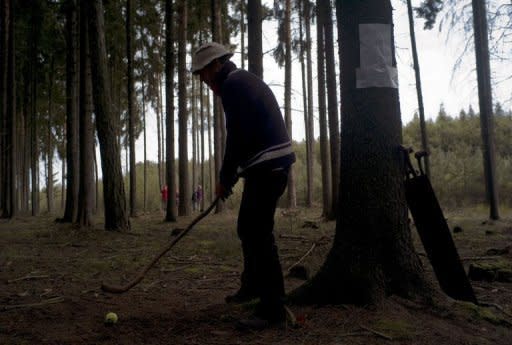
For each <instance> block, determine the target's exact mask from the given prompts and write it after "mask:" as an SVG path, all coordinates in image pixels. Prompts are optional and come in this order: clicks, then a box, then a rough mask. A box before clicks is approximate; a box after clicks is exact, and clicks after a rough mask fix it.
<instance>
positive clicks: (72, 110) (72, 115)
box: [61, 0, 80, 222]
mask: <svg viewBox="0 0 512 345" xmlns="http://www.w3.org/2000/svg"><path fill="white" fill-rule="evenodd" d="M77 32H78V22H77V3H76V0H67V2H66V166H67V175H66V206H65V208H64V216H63V218H62V219H61V220H62V221H64V222H72V221H73V220H75V219H76V215H77V212H78V189H79V174H78V171H79V168H80V166H79V148H78V147H79V145H78V107H77V106H78V92H77V83H78V78H77V60H78V53H77V51H78V44H77Z"/></svg>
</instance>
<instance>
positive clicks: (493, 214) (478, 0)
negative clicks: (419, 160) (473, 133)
mask: <svg viewBox="0 0 512 345" xmlns="http://www.w3.org/2000/svg"><path fill="white" fill-rule="evenodd" d="M472 7H473V28H474V31H475V35H474V36H475V55H476V72H477V79H478V103H479V105H480V129H481V134H482V153H483V158H484V175H485V189H486V192H487V201H488V202H489V218H490V219H494V220H497V219H499V218H500V215H499V210H498V207H499V203H498V189H497V187H496V158H495V156H496V153H495V145H494V120H493V114H492V88H491V67H490V63H489V42H488V36H487V35H488V34H487V11H486V9H485V1H483V0H472Z"/></svg>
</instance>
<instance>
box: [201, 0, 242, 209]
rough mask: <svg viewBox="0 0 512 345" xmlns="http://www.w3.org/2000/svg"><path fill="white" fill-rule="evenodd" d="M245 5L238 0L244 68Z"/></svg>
mask: <svg viewBox="0 0 512 345" xmlns="http://www.w3.org/2000/svg"><path fill="white" fill-rule="evenodd" d="M245 6H246V3H245V1H240V54H241V56H240V61H241V67H242V69H245ZM203 199H204V198H203Z"/></svg>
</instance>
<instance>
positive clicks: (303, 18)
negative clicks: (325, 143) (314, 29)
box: [299, 0, 315, 207]
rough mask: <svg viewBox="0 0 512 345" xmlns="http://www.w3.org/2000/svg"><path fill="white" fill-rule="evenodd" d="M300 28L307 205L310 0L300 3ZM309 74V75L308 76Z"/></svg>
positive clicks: (310, 196)
mask: <svg viewBox="0 0 512 345" xmlns="http://www.w3.org/2000/svg"><path fill="white" fill-rule="evenodd" d="M299 6H300V7H299V10H300V12H299V30H300V42H301V50H300V55H299V57H300V67H301V72H302V98H303V102H304V107H303V108H304V136H305V139H306V207H312V206H313V143H314V141H315V137H314V136H313V135H312V133H313V129H312V128H311V126H312V125H313V124H312V123H311V121H310V119H311V118H313V103H312V102H313V96H312V94H313V90H311V89H310V88H311V84H312V77H311V49H310V45H311V32H310V28H309V26H310V23H308V21H309V18H310V17H309V11H310V9H309V6H310V5H309V0H302V1H301V2H300V5H299ZM303 23H304V24H305V29H306V40H305V41H304V28H303ZM305 52H306V54H307V58H308V61H307V63H308V66H307V68H306V66H305V62H304V53H305ZM306 75H307V76H306ZM310 97H311V98H310Z"/></svg>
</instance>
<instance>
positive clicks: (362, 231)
mask: <svg viewBox="0 0 512 345" xmlns="http://www.w3.org/2000/svg"><path fill="white" fill-rule="evenodd" d="M391 11H392V8H391V4H390V1H382V0H366V1H357V2H356V1H352V0H341V1H340V4H339V10H338V13H337V15H338V23H339V24H338V25H342V36H341V37H340V49H341V47H343V59H342V61H341V65H342V66H343V70H342V71H343V73H342V78H343V82H342V83H341V85H342V90H343V99H344V102H343V111H342V119H343V120H342V121H341V123H342V135H341V141H342V143H341V144H342V145H341V148H342V155H341V167H342V169H343V174H341V180H340V182H341V183H340V203H339V206H338V207H339V213H338V218H337V222H336V235H335V238H334V243H333V247H332V249H331V251H330V253H329V254H328V256H327V259H326V261H325V263H324V265H323V266H322V268H321V269H320V271H319V272H318V274H317V275H316V276H315V277H314V278H313V279H312V280H311V281H310V282H309V283H308V284H306V285H304V286H303V287H302V288H301V289H299V290H298V291H296V294H295V295H294V297H299V298H298V299H299V300H301V301H307V302H314V303H332V304H338V303H355V304H358V305H367V304H374V303H378V302H380V301H381V300H382V299H383V298H385V297H386V296H388V295H391V294H397V295H399V296H403V297H412V296H416V295H423V296H425V294H426V293H427V292H430V291H429V290H428V289H427V288H426V286H427V283H426V281H425V278H424V275H423V270H422V268H421V263H420V260H419V258H418V256H417V255H416V254H415V252H414V247H413V243H412V239H411V233H410V230H409V229H408V225H407V205H406V201H405V191H404V184H403V178H404V169H403V155H402V153H401V150H400V145H401V140H402V137H401V120H400V110H399V103H398V85H397V83H396V69H395V68H396V67H395V66H396V62H395V59H394V47H393V26H392V25H393V23H392V17H391V16H392V14H391V13H392V12H391ZM376 36H378V37H376ZM360 43H361V47H370V49H369V51H367V50H366V49H362V50H361V51H360ZM377 52H381V53H383V54H386V52H388V53H387V55H383V54H378V55H376V53H377ZM375 56H381V57H382V59H379V60H378V62H377V63H378V64H380V66H379V68H378V69H373V68H371V67H372V66H371V65H370V66H368V65H367V62H368V59H370V60H372V58H373V57H375ZM368 67H370V68H368ZM379 70H380V71H386V72H384V75H382V74H381V75H377V74H378V73H379V72H378V71H379ZM378 77H383V78H378ZM379 79H380V80H379ZM382 79H385V80H386V82H382V83H379V81H381V80H382Z"/></svg>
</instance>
